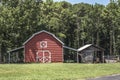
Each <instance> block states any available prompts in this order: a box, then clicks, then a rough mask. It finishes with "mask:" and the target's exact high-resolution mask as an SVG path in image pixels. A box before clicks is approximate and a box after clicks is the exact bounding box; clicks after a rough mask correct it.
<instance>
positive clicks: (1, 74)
mask: <svg viewBox="0 0 120 80" xmlns="http://www.w3.org/2000/svg"><path fill="white" fill-rule="evenodd" d="M119 73H120V63H116V64H70V63H67V64H66V63H51V64H0V80H82V79H86V78H93V77H98V76H105V75H111V74H119Z"/></svg>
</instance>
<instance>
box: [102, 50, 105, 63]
mask: <svg viewBox="0 0 120 80" xmlns="http://www.w3.org/2000/svg"><path fill="white" fill-rule="evenodd" d="M104 60H105V59H104V51H103V52H102V62H103V63H104Z"/></svg>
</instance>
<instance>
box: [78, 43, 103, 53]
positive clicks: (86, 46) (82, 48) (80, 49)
mask: <svg viewBox="0 0 120 80" xmlns="http://www.w3.org/2000/svg"><path fill="white" fill-rule="evenodd" d="M90 46H93V47H96V48H99V49H101V50H103V51H104V49H103V48H101V47H99V46H96V45H93V44H87V45H84V46H83V47H81V48H79V49H78V51H82V50H84V49H86V48H88V47H90Z"/></svg>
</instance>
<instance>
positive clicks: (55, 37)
mask: <svg viewBox="0 0 120 80" xmlns="http://www.w3.org/2000/svg"><path fill="white" fill-rule="evenodd" d="M43 32H45V33H47V34H49V35H51V36H52V37H54V38H55V39H56V40H57V41H59V42H60V43H61V44H63V45H64V43H63V42H62V41H61V40H60V39H58V38H57V37H56V36H55V35H54V34H52V33H50V32H48V31H45V30H42V31H39V32H37V33H34V34H33V35H32V36H31V37H30V38H29V39H28V40H27V41H25V42H24V43H23V45H25V44H26V43H27V42H28V41H29V40H31V39H32V38H33V37H34V36H36V35H37V34H40V33H43Z"/></svg>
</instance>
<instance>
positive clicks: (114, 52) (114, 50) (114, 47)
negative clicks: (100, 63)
mask: <svg viewBox="0 0 120 80" xmlns="http://www.w3.org/2000/svg"><path fill="white" fill-rule="evenodd" d="M115 44H116V42H115V32H114V30H113V54H114V55H115V54H116V45H115ZM116 55H117V54H116Z"/></svg>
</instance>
